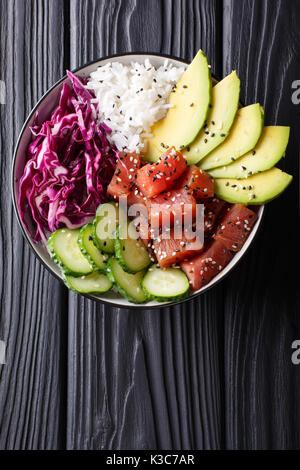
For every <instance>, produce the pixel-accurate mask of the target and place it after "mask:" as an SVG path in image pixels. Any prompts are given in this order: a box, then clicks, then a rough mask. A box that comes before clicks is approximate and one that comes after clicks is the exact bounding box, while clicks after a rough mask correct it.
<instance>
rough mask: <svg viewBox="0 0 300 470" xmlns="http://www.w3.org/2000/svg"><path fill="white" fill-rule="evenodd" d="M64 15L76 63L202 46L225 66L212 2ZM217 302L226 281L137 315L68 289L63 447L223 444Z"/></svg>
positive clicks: (122, 4)
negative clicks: (191, 297)
mask: <svg viewBox="0 0 300 470" xmlns="http://www.w3.org/2000/svg"><path fill="white" fill-rule="evenodd" d="M70 12H71V16H70V17H71V41H70V42H71V47H70V50H71V67H72V68H75V67H78V66H80V65H82V64H84V63H85V62H87V61H90V60H93V59H96V58H100V57H102V56H105V55H109V54H113V53H117V52H125V51H129V52H130V51H136V50H138V51H148V52H150V51H151V52H163V53H167V54H172V55H175V56H180V57H183V58H186V59H190V58H191V57H193V55H194V54H195V52H196V51H197V49H198V48H199V47H202V48H203V49H204V50H205V51H206V52H207V53H208V55H209V57H210V59H211V61H212V65H213V70H214V71H215V73H220V71H221V69H220V66H221V62H220V56H219V54H218V50H219V49H218V44H217V43H218V41H219V40H220V36H219V32H218V27H217V26H218V22H219V20H220V17H219V16H218V11H217V2H215V1H202V2H197V1H179V0H175V1H161V0H145V1H133V0H128V1H110V2H106V1H94V0H89V1H86V0H84V1H81V0H80V1H77V0H72V1H71V9H70ZM87 38H89V40H87ZM221 306H222V287H219V288H217V289H216V290H215V291H214V293H208V294H207V295H206V296H203V297H202V298H201V299H199V300H198V301H190V302H188V303H186V304H185V305H183V306H178V307H176V308H169V309H163V310H157V311H150V310H148V311H147V310H144V311H141V312H134V311H130V310H123V309H120V310H118V309H112V308H108V307H105V306H102V305H99V304H96V303H94V302H92V301H89V300H86V299H83V298H80V297H78V296H76V295H74V294H72V293H70V294H69V331H70V337H69V368H70V374H69V381H68V428H67V447H68V448H69V449H74V448H76V449H78V448H85V449H99V448H100V449H101V448H102V449H104V448H105V449H125V448H126V449H132V448H134V449H153V448H160V449H172V448H173V449H191V448H197V449H204V448H205V449H210V448H219V447H220V446H221V445H222V440H223V433H222V431H223V417H222V411H223V410H222V391H221V379H222V371H221V370H220V362H219V360H220V355H221V353H222V350H221V348H222V335H221V331H222V307H221ZM78 410H80V412H79V411H78Z"/></svg>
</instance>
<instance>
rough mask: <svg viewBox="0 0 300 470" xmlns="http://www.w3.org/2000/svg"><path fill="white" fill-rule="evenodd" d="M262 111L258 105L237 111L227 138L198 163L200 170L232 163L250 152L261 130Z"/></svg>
mask: <svg viewBox="0 0 300 470" xmlns="http://www.w3.org/2000/svg"><path fill="white" fill-rule="evenodd" d="M263 124H264V111H263V108H262V107H261V106H260V104H259V103H256V104H251V105H250V106H246V107H244V108H241V109H239V110H238V112H237V113H236V116H235V120H234V123H233V126H232V128H231V130H230V133H229V136H228V137H227V139H226V140H225V142H223V143H222V144H221V145H219V147H217V148H216V149H215V150H213V151H212V152H211V153H210V154H209V155H207V157H205V158H204V159H203V160H201V161H200V163H199V167H200V168H202V170H210V169H212V168H216V167H221V166H225V165H228V164H229V163H232V162H233V161H235V160H237V159H238V158H240V157H242V156H243V155H245V153H247V152H249V151H250V150H252V149H253V148H254V147H255V145H256V143H257V141H258V139H259V137H260V135H261V132H262V129H263Z"/></svg>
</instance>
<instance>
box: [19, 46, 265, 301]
mask: <svg viewBox="0 0 300 470" xmlns="http://www.w3.org/2000/svg"><path fill="white" fill-rule="evenodd" d="M146 57H148V58H149V59H150V61H151V62H152V64H153V65H155V66H157V67H159V66H160V65H162V64H163V62H164V60H165V59H166V58H167V59H168V60H169V61H170V62H171V63H172V64H174V65H175V66H182V65H183V64H184V65H186V62H184V61H183V60H180V59H178V58H174V57H170V56H165V55H158V54H124V55H115V56H110V57H106V58H104V59H100V60H96V61H94V62H91V63H89V64H87V65H85V66H83V67H80V68H78V69H77V70H75V71H74V72H75V73H77V74H78V75H79V76H82V77H85V76H88V75H89V74H90V73H91V72H92V71H94V70H95V69H96V68H97V67H98V66H99V65H105V64H106V63H107V62H112V61H118V62H122V63H124V64H128V63H130V62H131V61H136V62H143V61H144V60H145V58H146ZM67 80H68V79H67V77H66V76H64V77H63V78H62V79H61V80H59V81H58V82H57V83H56V84H55V85H54V86H53V87H51V88H50V89H49V90H48V91H47V92H46V93H45V94H44V96H43V97H42V98H41V99H40V100H39V102H38V103H37V104H36V106H35V107H34V108H33V110H32V111H31V113H30V114H29V116H28V118H27V119H26V122H25V124H24V126H23V128H22V130H21V133H20V136H19V139H18V142H17V145H16V149H15V153H14V157H13V167H12V197H13V204H14V209H15V212H16V215H17V218H18V221H19V224H20V226H21V228H22V230H23V233H24V235H25V238H26V239H27V241H28V243H29V244H30V246H31V248H32V250H33V251H34V253H35V254H36V256H37V257H38V258H39V260H40V261H41V262H42V263H43V264H44V266H45V267H46V268H47V269H48V270H49V271H50V272H51V273H52V274H54V276H56V277H57V278H58V279H60V280H61V281H62V276H61V273H60V270H59V268H58V266H57V265H56V264H55V263H54V262H53V261H52V260H51V259H50V257H49V255H48V253H47V250H46V248H45V247H44V246H43V245H42V243H38V244H36V243H34V242H33V240H32V238H31V235H30V233H29V231H28V230H27V228H26V227H25V226H24V225H23V223H22V221H21V218H20V215H19V211H18V207H17V200H18V196H19V183H18V182H19V180H20V177H21V176H22V174H23V170H24V166H25V155H26V149H27V146H28V144H29V142H30V140H31V132H30V129H29V127H30V126H31V125H32V123H33V119H34V114H35V112H36V111H37V110H38V112H39V119H40V122H41V121H42V120H46V119H48V118H49V117H50V115H51V112H52V111H53V109H54V108H55V107H56V106H57V104H58V101H59V96H60V91H61V88H62V85H63V83H64V82H65V81H67ZM263 212H264V206H261V207H260V208H259V211H258V220H257V222H256V224H255V226H254V228H253V230H252V231H251V233H250V236H249V238H248V239H247V241H246V243H245V244H244V246H243V248H242V249H241V251H239V252H238V253H237V254H236V255H235V256H234V257H233V259H232V260H231V262H230V263H229V264H228V265H227V266H226V267H225V268H224V269H223V271H221V272H220V274H218V275H217V276H216V277H215V278H213V279H212V280H211V282H210V283H209V284H207V285H206V286H204V287H202V288H201V289H199V290H198V291H196V292H194V293H193V294H192V295H191V296H190V297H189V298H195V297H196V296H198V295H200V294H202V293H204V292H206V291H207V290H208V289H210V288H212V287H213V286H214V285H216V284H217V283H218V282H220V281H221V279H223V278H224V277H225V276H226V275H227V274H228V273H229V272H230V271H231V270H232V269H233V267H234V266H235V265H236V264H237V263H238V261H239V260H240V259H241V258H242V256H244V254H245V252H246V251H247V249H248V248H249V246H250V245H251V243H252V241H253V239H254V237H255V235H256V233H257V230H258V228H259V226H260V224H261V220H262V216H263ZM86 297H89V298H91V299H94V300H97V301H100V302H104V303H107V304H111V305H114V306H117V307H125V308H130V309H132V308H140V309H141V308H155V307H160V306H166V305H167V306H170V305H174V304H175V303H180V302H185V301H186V300H188V299H185V300H182V301H180V302H165V303H161V302H148V303H147V304H141V305H136V304H132V303H130V302H128V301H127V300H126V299H124V298H123V297H121V296H120V295H119V294H117V293H115V292H113V291H111V292H109V293H107V294H104V295H99V296H97V295H86Z"/></svg>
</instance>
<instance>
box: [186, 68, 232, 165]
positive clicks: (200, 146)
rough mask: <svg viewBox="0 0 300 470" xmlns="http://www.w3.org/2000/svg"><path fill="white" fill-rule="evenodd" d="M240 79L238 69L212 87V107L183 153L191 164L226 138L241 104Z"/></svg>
mask: <svg viewBox="0 0 300 470" xmlns="http://www.w3.org/2000/svg"><path fill="white" fill-rule="evenodd" d="M239 97H240V79H239V77H238V76H237V73H236V71H233V72H231V74H230V75H227V77H225V78H223V80H221V81H220V82H219V83H217V85H215V86H214V87H213V89H212V109H211V111H210V112H209V115H208V118H207V122H206V123H205V124H204V128H203V129H202V130H201V131H200V133H199V135H198V136H197V137H196V139H195V140H194V142H193V143H192V144H191V145H190V146H189V147H188V148H186V149H185V150H184V151H183V152H182V153H183V155H184V157H185V158H186V159H187V162H188V164H189V165H191V164H196V163H198V162H199V161H200V160H202V158H204V157H205V156H206V155H207V154H208V153H210V152H211V151H212V150H214V149H215V148H216V147H218V145H220V144H221V143H222V142H224V140H225V139H226V137H227V135H228V132H229V131H230V128H231V126H232V124H233V121H234V117H235V115H236V112H237V109H238V106H239Z"/></svg>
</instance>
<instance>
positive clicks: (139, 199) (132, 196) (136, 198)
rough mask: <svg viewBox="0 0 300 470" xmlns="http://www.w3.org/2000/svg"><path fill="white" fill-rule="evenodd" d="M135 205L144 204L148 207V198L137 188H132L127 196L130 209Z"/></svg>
mask: <svg viewBox="0 0 300 470" xmlns="http://www.w3.org/2000/svg"><path fill="white" fill-rule="evenodd" d="M133 204H143V205H144V206H146V198H145V196H144V195H143V194H142V193H141V191H139V189H138V188H137V187H136V186H134V187H133V188H132V190H131V191H130V193H129V194H128V196H127V205H128V207H130V206H133Z"/></svg>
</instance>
